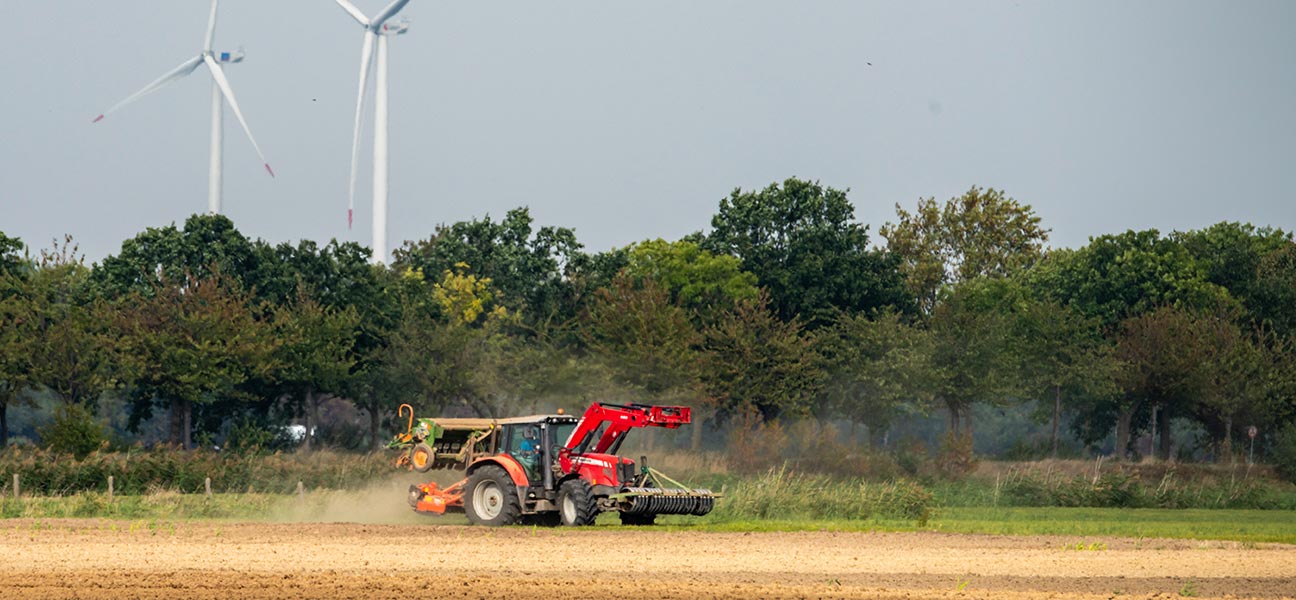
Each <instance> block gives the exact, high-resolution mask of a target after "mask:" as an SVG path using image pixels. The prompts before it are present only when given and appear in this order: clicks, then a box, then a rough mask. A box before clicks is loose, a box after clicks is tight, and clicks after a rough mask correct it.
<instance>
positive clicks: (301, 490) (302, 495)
mask: <svg viewBox="0 0 1296 600" xmlns="http://www.w3.org/2000/svg"><path fill="white" fill-rule="evenodd" d="M297 499H298V500H305V499H306V487H305V486H303V485H302V482H300V481H298V482H297Z"/></svg>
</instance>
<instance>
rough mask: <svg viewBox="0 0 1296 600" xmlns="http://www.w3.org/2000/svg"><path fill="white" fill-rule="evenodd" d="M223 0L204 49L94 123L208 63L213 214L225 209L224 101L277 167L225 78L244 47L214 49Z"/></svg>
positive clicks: (211, 19) (209, 196) (213, 13)
mask: <svg viewBox="0 0 1296 600" xmlns="http://www.w3.org/2000/svg"><path fill="white" fill-rule="evenodd" d="M219 1H220V0H212V3H211V15H210V16H209V17H208V19H207V36H206V37H205V38H204V39H203V49H202V52H200V53H199V54H198V56H195V57H193V58H191V59H189V60H186V61H184V62H183V63H180V66H178V67H176V68H174V69H172V70H171V71H169V72H167V73H166V74H165V75H163V76H161V77H159V78H157V79H156V80H154V81H153V83H150V84H148V85H146V86H144V89H142V90H140V91H138V92H135V93H134V94H131V95H130V96H129V97H127V98H126V99H125V100H122V101H121V102H118V103H117V104H116V105H114V106H113V107H112V108H110V109H108V110H106V111H104V113H103V114H101V115H99V116H98V117H95V119H94V122H95V123H98V122H99V121H101V120H103V118H104V117H105V116H106V115H109V114H112V113H113V112H114V111H116V110H117V109H119V108H121V107H123V106H126V105H127V104H130V103H132V102H134V101H136V100H139V99H140V98H142V97H144V96H147V95H148V94H151V93H153V92H156V91H158V90H159V89H162V88H163V87H165V86H166V85H167V84H169V83H171V82H173V81H175V80H177V79H181V78H183V77H184V76H186V75H188V74H190V73H193V72H194V69H197V68H198V65H200V64H206V65H207V69H208V70H209V71H211V77H212V96H211V103H212V104H211V120H212V122H211V163H210V167H209V170H208V182H207V210H208V211H209V212H211V213H212V214H220V211H221V155H222V154H223V149H224V141H223V140H222V130H223V124H222V122H221V119H222V117H223V116H224V112H225V107H224V101H228V102H229V105H230V108H231V109H233V110H234V116H235V117H237V118H238V121H239V124H240V125H242V126H243V132H244V133H246V134H247V137H248V141H250V142H252V148H253V149H255V150H256V153H257V156H260V157H261V162H262V163H264V164H265V168H266V171H267V172H269V173H270V176H271V177H274V170H273V169H271V168H270V163H268V162H266V159H265V155H264V154H262V153H261V147H260V146H258V145H257V143H256V138H253V137H252V130H251V129H249V128H248V124H247V121H246V120H244V119H243V111H241V110H239V105H238V101H237V100H235V99H234V89H233V88H231V87H230V84H229V80H228V79H226V78H225V71H224V70H223V69H221V65H220V64H221V63H237V62H243V58H244V56H245V54H244V53H243V50H242V49H239V50H238V51H236V52H213V51H212V37H213V36H214V35H215V34H216V5H217V4H218V3H219Z"/></svg>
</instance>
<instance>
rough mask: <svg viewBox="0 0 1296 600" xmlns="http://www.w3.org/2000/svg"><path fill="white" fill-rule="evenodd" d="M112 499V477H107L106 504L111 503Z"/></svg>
mask: <svg viewBox="0 0 1296 600" xmlns="http://www.w3.org/2000/svg"><path fill="white" fill-rule="evenodd" d="M112 497H113V476H112V475H109V476H108V502H112Z"/></svg>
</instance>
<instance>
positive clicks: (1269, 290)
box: [1250, 242, 1296, 337]
mask: <svg viewBox="0 0 1296 600" xmlns="http://www.w3.org/2000/svg"><path fill="white" fill-rule="evenodd" d="M1250 298H1251V300H1250V301H1251V302H1253V303H1254V305H1255V306H1256V307H1258V308H1256V309H1254V310H1255V312H1256V313H1258V314H1261V315H1263V320H1264V322H1265V324H1266V325H1268V326H1271V327H1273V328H1274V329H1275V330H1276V331H1277V332H1278V333H1279V334H1280V335H1284V336H1289V337H1290V336H1296V242H1288V243H1286V244H1283V245H1282V246H1281V247H1280V248H1278V249H1276V250H1274V251H1272V252H1269V253H1268V254H1265V255H1264V256H1263V257H1261V259H1260V264H1259V265H1258V266H1257V274H1256V283H1255V287H1254V288H1253V289H1252V295H1251V297H1250Z"/></svg>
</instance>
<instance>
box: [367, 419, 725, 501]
mask: <svg viewBox="0 0 1296 600" xmlns="http://www.w3.org/2000/svg"><path fill="white" fill-rule="evenodd" d="M403 408H404V407H402V409H403ZM410 413H411V414H410V427H409V429H408V430H407V431H406V432H405V433H404V434H402V435H399V436H397V438H396V439H395V440H393V441H392V444H391V445H390V447H399V448H409V451H408V453H405V454H402V456H401V458H400V459H399V460H398V461H397V462H398V464H399V465H405V466H409V467H410V468H413V469H414V470H417V471H420V472H423V471H428V470H431V469H433V468H447V469H455V470H458V469H462V470H463V471H464V473H465V475H466V478H464V479H463V480H461V481H459V482H457V483H454V484H453V485H450V486H448V487H445V488H438V487H437V485H436V484H435V483H426V484H423V485H415V486H410V496H409V502H410V505H411V506H413V507H414V510H416V511H418V512H422V513H434V514H442V513H444V512H446V511H447V510H454V511H458V510H462V511H464V513H466V514H467V516H468V520H469V521H471V522H473V523H475V524H478V525H491V526H495V525H512V524H515V523H521V522H524V521H527V522H534V523H540V524H546V525H558V524H560V523H561V524H563V525H590V524H592V523H593V522H594V519H595V517H597V516H598V515H599V513H601V512H605V511H617V512H619V513H620V516H621V522H622V523H623V524H627V525H651V524H652V523H653V521H654V520H655V519H656V517H657V515H667V514H669V515H699V516H700V515H705V514H707V513H709V512H711V509H712V508H713V507H714V506H715V499H716V498H717V497H719V496H718V494H713V493H711V491H710V490H704V489H691V488H688V487H686V486H684V485H681V484H679V483H677V482H675V481H674V480H672V479H670V478H669V477H666V476H665V475H663V474H662V473H660V472H659V471H657V470H656V469H652V468H650V467H648V465H647V464H646V459H644V458H642V457H641V459H640V464H638V465H636V464H635V462H634V461H633V460H630V459H628V458H624V457H621V456H617V455H616V452H617V449H618V448H620V447H621V442H623V441H624V440H625V434H626V432H627V431H629V430H630V429H632V428H635V427H665V428H667V429H676V428H678V427H679V426H680V425H683V424H686V423H689V421H690V410H689V409H688V408H687V407H683V406H648V405H643V404H629V405H621V404H603V403H599V404H594V405H591V406H590V407H589V409H588V410H586V411H585V414H584V416H582V417H580V418H579V419H578V418H576V417H573V416H571V415H564V414H561V413H560V414H556V415H536V416H531V417H515V418H509V419H419V422H418V427H417V428H415V427H414V419H413V411H412V410H411V411H410ZM663 483H665V484H669V485H670V486H671V487H662V484H663Z"/></svg>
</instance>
